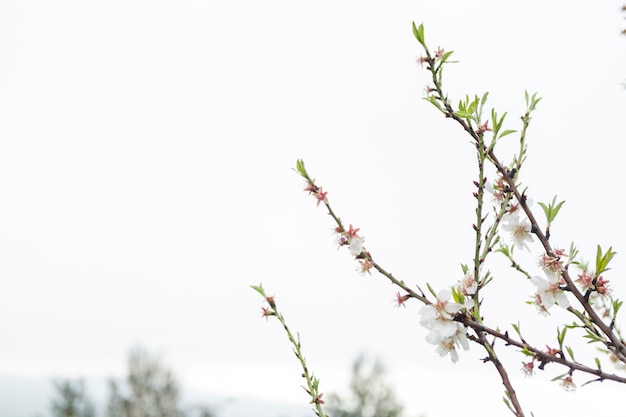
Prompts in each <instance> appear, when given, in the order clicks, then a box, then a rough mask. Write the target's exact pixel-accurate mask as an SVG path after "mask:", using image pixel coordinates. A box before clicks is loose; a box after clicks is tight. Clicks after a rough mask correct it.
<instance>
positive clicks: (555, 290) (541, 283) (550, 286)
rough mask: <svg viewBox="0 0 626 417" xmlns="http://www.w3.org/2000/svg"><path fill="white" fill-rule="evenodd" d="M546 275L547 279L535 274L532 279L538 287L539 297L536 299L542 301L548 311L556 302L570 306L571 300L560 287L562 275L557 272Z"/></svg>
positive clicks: (564, 306)
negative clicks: (556, 273)
mask: <svg viewBox="0 0 626 417" xmlns="http://www.w3.org/2000/svg"><path fill="white" fill-rule="evenodd" d="M546 277H547V279H546V278H542V277H538V276H534V277H532V278H531V280H530V281H531V282H532V283H533V284H534V285H535V287H537V295H538V297H536V300H537V301H539V302H540V303H541V305H542V306H543V308H544V309H545V310H546V312H547V311H548V310H550V308H551V307H552V306H553V305H554V304H558V305H559V306H560V307H563V308H568V307H569V306H570V303H569V300H568V299H567V296H566V295H565V293H564V292H563V290H562V289H561V288H559V284H560V282H561V277H560V276H559V275H555V274H546Z"/></svg>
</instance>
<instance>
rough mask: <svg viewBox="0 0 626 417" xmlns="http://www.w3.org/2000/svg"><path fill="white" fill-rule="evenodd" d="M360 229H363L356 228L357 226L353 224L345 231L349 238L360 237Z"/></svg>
mask: <svg viewBox="0 0 626 417" xmlns="http://www.w3.org/2000/svg"><path fill="white" fill-rule="evenodd" d="M359 230H361V229H359V228H356V229H355V228H353V227H352V225H350V227H349V228H348V230H347V231H346V232H345V233H346V236H347V237H348V238H349V239H352V238H353V237H359V235H358V233H359Z"/></svg>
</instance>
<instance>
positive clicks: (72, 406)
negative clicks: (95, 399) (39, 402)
mask: <svg viewBox="0 0 626 417" xmlns="http://www.w3.org/2000/svg"><path fill="white" fill-rule="evenodd" d="M54 388H55V390H56V394H57V397H58V398H56V399H53V400H52V403H51V411H52V416H53V417H94V416H95V411H94V407H93V404H92V402H91V400H90V399H89V398H88V397H87V395H86V394H85V384H84V381H82V380H81V381H74V382H73V381H70V380H66V381H56V382H54Z"/></svg>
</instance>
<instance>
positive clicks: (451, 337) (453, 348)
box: [419, 289, 469, 362]
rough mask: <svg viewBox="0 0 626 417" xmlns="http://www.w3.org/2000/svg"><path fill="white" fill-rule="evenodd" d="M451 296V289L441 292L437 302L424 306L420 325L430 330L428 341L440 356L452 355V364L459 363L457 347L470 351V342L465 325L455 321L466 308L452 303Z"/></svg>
mask: <svg viewBox="0 0 626 417" xmlns="http://www.w3.org/2000/svg"><path fill="white" fill-rule="evenodd" d="M451 295H452V291H451V290H450V289H444V290H441V291H440V292H439V293H438V294H437V300H436V302H435V303H434V304H427V305H424V306H423V307H422V308H421V309H420V311H419V314H420V324H421V325H422V326H424V327H425V328H427V329H428V330H429V333H428V335H427V336H426V341H427V342H428V343H430V344H432V345H436V346H437V347H436V351H437V353H439V355H440V356H445V355H447V354H450V359H452V362H457V361H458V360H459V354H458V352H457V347H462V348H463V349H465V350H469V341H468V339H467V335H466V332H465V327H464V326H463V324H461V323H459V322H458V321H454V316H455V315H456V314H457V313H459V312H460V311H461V310H462V309H463V308H464V306H463V305H461V304H459V303H456V302H454V301H451V300H450V297H451Z"/></svg>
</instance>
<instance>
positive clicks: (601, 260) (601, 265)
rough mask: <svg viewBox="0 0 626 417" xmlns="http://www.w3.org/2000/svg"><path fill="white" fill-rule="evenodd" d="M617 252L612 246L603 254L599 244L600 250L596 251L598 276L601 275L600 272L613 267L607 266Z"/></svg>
mask: <svg viewBox="0 0 626 417" xmlns="http://www.w3.org/2000/svg"><path fill="white" fill-rule="evenodd" d="M616 253H617V252H613V247H612V246H611V247H610V248H609V249H608V250H607V251H606V253H605V254H602V248H601V247H600V245H598V250H597V252H596V277H599V276H600V274H602V273H603V272H605V271H608V270H609V269H611V268H607V267H608V265H609V262H611V259H613V257H614V256H615V254H616Z"/></svg>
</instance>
